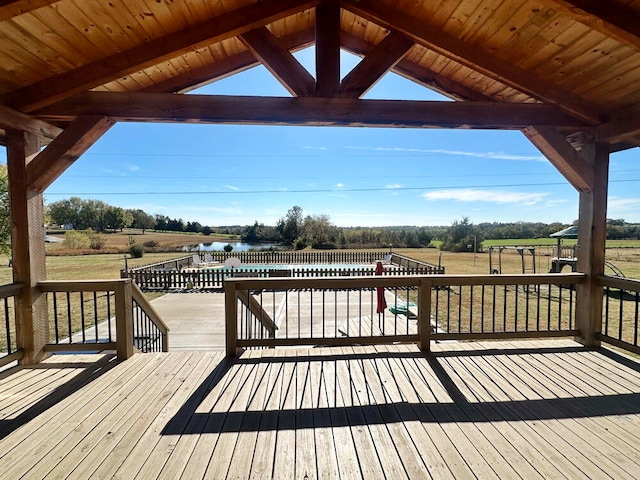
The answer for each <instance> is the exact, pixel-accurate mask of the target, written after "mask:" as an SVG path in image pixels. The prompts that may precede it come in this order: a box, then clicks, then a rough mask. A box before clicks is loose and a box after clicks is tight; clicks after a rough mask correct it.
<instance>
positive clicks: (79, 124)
mask: <svg viewBox="0 0 640 480" xmlns="http://www.w3.org/2000/svg"><path fill="white" fill-rule="evenodd" d="M114 124H115V122H114V121H113V120H111V119H110V118H108V117H104V116H82V117H78V118H77V119H76V120H75V121H74V122H73V123H71V125H69V126H68V127H67V128H65V130H64V131H63V132H62V133H61V134H60V135H59V136H58V137H57V138H56V139H55V140H54V141H53V142H51V143H50V144H49V145H48V146H47V147H46V148H45V149H44V150H42V151H41V152H40V153H39V154H38V155H37V156H36V157H35V158H34V159H33V160H32V161H31V162H29V165H28V166H27V171H26V174H27V185H28V186H29V188H30V189H32V190H33V191H35V192H44V191H45V190H46V188H47V187H48V186H49V185H51V184H52V183H53V182H54V180H55V179H56V178H58V177H59V176H60V175H62V173H63V172H64V171H65V170H66V169H67V168H69V167H70V166H71V165H72V164H73V162H75V161H76V160H77V159H78V158H79V157H80V156H81V155H82V154H83V153H84V152H86V151H87V150H88V149H89V148H90V147H91V146H92V145H93V144H94V143H95V142H96V141H98V139H99V138H100V137H102V135H103V134H104V133H105V132H107V130H109V129H110V128H111V127H112V126H113V125H114Z"/></svg>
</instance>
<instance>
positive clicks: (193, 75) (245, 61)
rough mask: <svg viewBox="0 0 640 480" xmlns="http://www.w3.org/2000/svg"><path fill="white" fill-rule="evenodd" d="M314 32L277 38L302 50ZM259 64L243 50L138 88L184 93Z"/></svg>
mask: <svg viewBox="0 0 640 480" xmlns="http://www.w3.org/2000/svg"><path fill="white" fill-rule="evenodd" d="M314 38H315V33H314V31H313V29H311V28H308V29H306V30H301V31H299V32H295V33H293V34H291V35H287V36H285V37H281V38H279V39H278V42H279V43H280V45H281V47H282V48H284V49H286V50H288V51H294V52H295V51H297V50H302V49H303V48H306V47H308V46H310V45H312V44H313V40H314ZM257 65H260V61H259V60H258V59H257V58H256V57H255V56H254V55H253V53H251V52H250V51H244V52H241V53H238V54H236V55H232V56H230V57H226V58H225V59H223V60H220V61H217V62H214V63H212V64H210V65H205V66H204V67H200V68H197V69H193V70H190V71H188V72H185V73H183V74H181V75H177V76H175V77H172V78H170V79H168V80H165V81H162V82H158V83H155V84H153V85H151V86H149V87H147V88H144V89H142V90H140V91H141V92H149V93H186V92H189V91H191V90H193V89H195V88H198V87H201V86H203V85H206V84H208V83H212V82H215V81H217V80H222V79H223V78H226V77H229V76H231V75H234V74H236V73H240V72H242V71H244V70H248V69H250V68H252V67H255V66H257Z"/></svg>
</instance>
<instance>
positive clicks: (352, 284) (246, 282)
mask: <svg viewBox="0 0 640 480" xmlns="http://www.w3.org/2000/svg"><path fill="white" fill-rule="evenodd" d="M423 278H424V279H426V280H427V281H428V282H429V283H430V284H431V285H433V286H459V285H464V286H470V285H478V286H479V285H533V284H553V285H568V284H572V283H581V282H583V281H584V280H585V279H586V275H585V274H584V273H553V274H533V275H531V274H514V275H450V274H443V275H402V276H394V275H380V276H375V275H374V276H362V277H329V278H324V277H313V278H259V279H258V278H233V279H228V280H227V283H229V282H233V283H234V284H235V285H236V287H235V288H236V289H238V290H251V289H260V288H264V289H304V288H327V289H329V288H356V289H357V288H367V287H407V286H415V285H417V284H418V283H419V281H420V280H421V279H423Z"/></svg>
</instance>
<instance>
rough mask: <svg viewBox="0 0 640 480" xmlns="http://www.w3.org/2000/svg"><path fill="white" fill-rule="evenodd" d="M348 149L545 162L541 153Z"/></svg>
mask: <svg viewBox="0 0 640 480" xmlns="http://www.w3.org/2000/svg"><path fill="white" fill-rule="evenodd" d="M345 148H346V149H348V150H368V151H374V152H397V153H400V154H402V153H424V154H438V155H451V156H457V157H474V158H488V159H492V160H512V161H518V162H546V161H547V159H546V158H545V157H544V156H543V155H522V154H512V153H504V152H469V151H464V150H446V149H441V148H438V149H427V148H405V147H350V146H347V147H345Z"/></svg>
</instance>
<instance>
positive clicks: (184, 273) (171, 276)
mask: <svg viewBox="0 0 640 480" xmlns="http://www.w3.org/2000/svg"><path fill="white" fill-rule="evenodd" d="M433 273H437V270H436V269H432V268H428V267H423V266H421V265H418V266H411V267H395V266H388V267H387V269H386V270H385V272H384V275H416V274H423V275H424V274H433ZM374 274H375V270H374V267H373V266H371V267H362V268H346V267H341V266H340V265H339V264H336V265H335V266H332V267H323V268H309V267H304V268H303V267H296V266H291V268H286V269H283V268H240V269H233V270H230V269H223V268H207V267H204V268H200V269H193V270H189V269H184V270H131V271H130V272H129V274H128V276H129V278H131V279H132V280H134V281H135V283H136V284H137V285H139V286H140V288H141V289H142V290H145V291H169V290H191V289H196V290H207V289H210V290H215V289H221V288H222V287H223V286H224V282H225V280H227V279H229V278H238V277H252V278H273V277H277V278H282V277H289V278H307V277H349V276H352V277H358V276H371V275H374Z"/></svg>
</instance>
